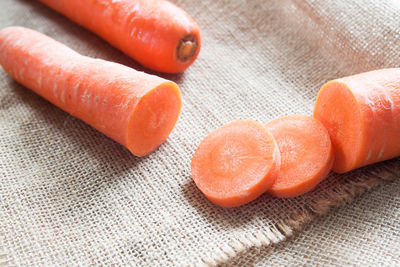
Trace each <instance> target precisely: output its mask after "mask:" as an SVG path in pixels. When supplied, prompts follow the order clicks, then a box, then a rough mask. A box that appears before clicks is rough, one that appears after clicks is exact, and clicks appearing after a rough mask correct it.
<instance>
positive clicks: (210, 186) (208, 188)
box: [191, 120, 280, 207]
mask: <svg viewBox="0 0 400 267" xmlns="http://www.w3.org/2000/svg"><path fill="white" fill-rule="evenodd" d="M279 166H280V154H279V149H278V146H277V145H276V143H275V140H274V138H273V137H272V135H271V134H270V133H269V132H268V131H267V130H266V128H265V127H264V126H263V125H261V124H260V123H258V122H255V121H250V120H244V121H235V122H232V123H230V124H227V125H225V126H222V127H220V128H219V129H217V130H215V131H213V132H212V133H210V134H209V135H208V136H207V137H206V138H205V139H204V140H203V141H202V142H201V143H200V145H199V147H198V148H197V150H196V152H195V153H194V155H193V158H192V163H191V172H192V178H193V180H194V182H195V183H196V185H197V187H198V188H199V189H200V191H201V192H203V194H204V195H205V196H206V197H207V198H208V199H209V200H210V201H212V202H213V203H215V204H217V205H220V206H223V207H236V206H240V205H243V204H246V203H248V202H250V201H252V200H254V199H255V198H257V197H258V196H259V195H261V194H262V193H264V192H265V191H266V190H268V189H269V188H270V187H271V186H272V184H273V183H274V181H275V178H276V176H277V173H278V171H279Z"/></svg>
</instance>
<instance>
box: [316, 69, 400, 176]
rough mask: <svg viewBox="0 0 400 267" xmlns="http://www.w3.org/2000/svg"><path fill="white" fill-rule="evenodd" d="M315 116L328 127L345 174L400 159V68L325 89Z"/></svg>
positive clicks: (337, 169)
mask: <svg viewBox="0 0 400 267" xmlns="http://www.w3.org/2000/svg"><path fill="white" fill-rule="evenodd" d="M314 117H315V118H317V119H318V120H320V121H321V122H322V124H324V125H325V127H326V128H327V129H328V132H329V134H330V136H331V140H332V145H333V148H334V152H335V162H334V165H333V170H334V171H335V172H338V173H344V172H347V171H351V170H354V169H356V168H359V167H362V166H366V165H369V164H372V163H375V162H379V161H384V160H387V159H390V158H394V157H397V156H400V69H398V68H392V69H381V70H376V71H370V72H366V73H362V74H358V75H353V76H349V77H345V78H342V79H337V80H334V81H330V82H328V83H326V84H325V85H323V86H322V88H321V90H320V91H319V93H318V96H317V101H316V103H315V107H314Z"/></svg>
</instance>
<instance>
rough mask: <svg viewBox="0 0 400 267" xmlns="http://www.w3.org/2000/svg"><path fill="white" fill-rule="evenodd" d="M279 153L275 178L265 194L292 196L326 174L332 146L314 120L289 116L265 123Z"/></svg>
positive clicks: (309, 189)
mask: <svg viewBox="0 0 400 267" xmlns="http://www.w3.org/2000/svg"><path fill="white" fill-rule="evenodd" d="M266 128H267V129H268V130H269V131H270V132H271V133H272V135H273V136H274V138H275V140H276V142H277V144H278V147H279V151H280V153H281V168H280V172H279V174H278V178H277V179H276V181H275V183H274V184H273V185H272V187H271V189H269V191H268V193H270V194H271V195H274V196H277V197H284V198H286V197H296V196H299V195H301V194H304V193H306V192H308V191H311V190H312V189H313V188H314V187H315V186H316V185H317V184H318V183H320V182H321V181H322V180H323V179H324V178H325V177H326V176H327V174H328V173H329V171H330V170H331V167H332V164H333V158H334V157H333V149H332V145H331V141H330V138H329V134H328V131H327V130H326V129H325V127H324V126H323V125H322V123H321V122H319V121H318V120H316V119H314V118H312V117H309V116H305V115H290V116H286V117H282V118H279V119H276V120H273V121H271V122H269V123H267V125H266Z"/></svg>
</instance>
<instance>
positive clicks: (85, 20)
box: [40, 0, 201, 73]
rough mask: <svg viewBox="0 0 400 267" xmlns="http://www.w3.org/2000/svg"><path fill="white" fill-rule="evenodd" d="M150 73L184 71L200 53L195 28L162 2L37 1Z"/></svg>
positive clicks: (198, 29) (139, 0) (135, 0)
mask: <svg viewBox="0 0 400 267" xmlns="http://www.w3.org/2000/svg"><path fill="white" fill-rule="evenodd" d="M40 1H41V2H43V3H44V4H46V5H48V6H49V7H51V8H53V9H55V10H56V11H58V12H60V13H62V14H64V15H65V16H67V17H68V18H70V19H71V20H73V21H75V22H76V23H78V24H80V25H82V26H84V27H85V28H87V29H89V30H91V31H93V32H94V33H96V34H98V35H99V36H101V37H102V38H103V39H105V40H106V41H107V42H109V43H110V44H112V45H113V46H115V47H116V48H118V49H120V50H121V51H123V52H124V53H125V54H127V55H129V56H130V57H132V58H133V59H135V60H136V61H138V62H139V63H141V64H142V65H143V66H145V67H148V68H150V69H153V70H156V71H161V72H167V73H177V72H182V71H184V70H185V69H186V68H187V67H189V66H190V65H191V64H192V63H193V61H194V60H195V59H196V57H197V55H198V54H199V51H200V46H201V38H200V27H199V25H198V24H197V23H196V22H195V21H194V20H193V19H192V18H191V17H190V16H189V15H188V14H187V13H186V12H185V11H183V10H182V9H180V8H179V7H177V6H175V5H174V4H172V3H170V2H168V1H165V0H118V1H115V0H90V1H82V0H40Z"/></svg>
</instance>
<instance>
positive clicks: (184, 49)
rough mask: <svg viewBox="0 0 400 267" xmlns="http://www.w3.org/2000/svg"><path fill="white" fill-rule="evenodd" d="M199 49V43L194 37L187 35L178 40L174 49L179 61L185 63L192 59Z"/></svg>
mask: <svg viewBox="0 0 400 267" xmlns="http://www.w3.org/2000/svg"><path fill="white" fill-rule="evenodd" d="M198 47H199V41H198V40H197V37H196V35H194V34H188V35H186V36H185V37H183V38H182V39H181V40H179V44H178V47H177V48H176V55H177V59H178V60H179V61H182V62H185V61H188V60H189V59H191V58H193V56H194V55H195V54H196V51H197V48H198Z"/></svg>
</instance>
